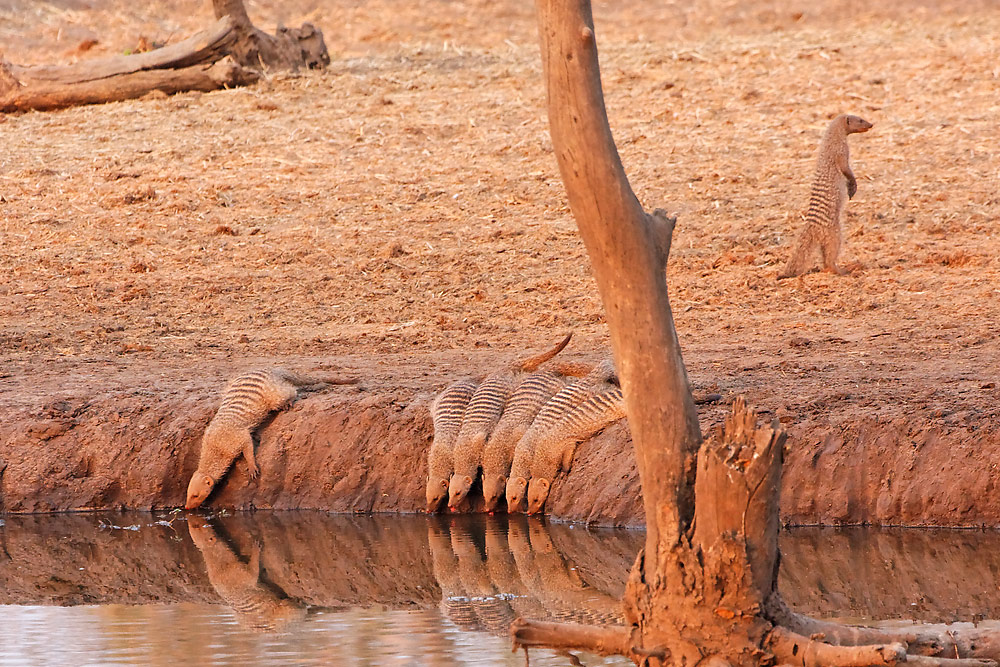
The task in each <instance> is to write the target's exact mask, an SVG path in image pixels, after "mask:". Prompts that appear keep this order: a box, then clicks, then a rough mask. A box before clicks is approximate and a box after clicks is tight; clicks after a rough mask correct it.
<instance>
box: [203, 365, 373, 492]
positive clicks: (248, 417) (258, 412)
mask: <svg viewBox="0 0 1000 667" xmlns="http://www.w3.org/2000/svg"><path fill="white" fill-rule="evenodd" d="M355 382H357V379H356V378H349V379H341V378H328V377H322V378H312V377H306V376H303V375H297V374H295V373H291V372H289V371H286V370H285V369H283V368H270V369H259V370H254V371H249V372H247V373H243V374H242V375H239V376H237V377H235V378H234V379H233V380H232V381H231V382H230V383H229V385H228V386H227V387H226V391H225V393H224V394H223V396H222V405H220V406H219V410H218V412H216V413H215V416H214V417H212V421H210V422H209V423H208V427H206V428H205V434H204V435H203V436H202V439H201V455H200V457H199V459H198V469H197V470H196V471H195V472H194V474H193V475H191V481H190V483H189V484H188V490H187V502H186V503H185V505H184V507H185V509H189V510H190V509H195V508H196V507H198V506H200V505H201V504H202V503H203V502H205V499H206V498H208V495H209V494H210V493H211V492H212V489H214V488H215V485H216V484H217V483H218V481H219V480H220V479H221V478H222V476H223V475H225V474H226V471H227V470H229V466H231V465H232V463H233V461H234V460H235V459H236V457H237V456H239V455H240V454H241V453H242V454H243V457H244V458H245V459H246V462H247V467H248V468H249V469H250V479H256V478H257V474H258V472H259V471H258V469H257V461H256V460H255V459H254V455H253V434H252V431H253V430H254V429H255V428H257V427H258V426H260V424H261V422H263V421H264V419H265V417H267V415H268V414H270V413H271V412H273V411H275V410H283V409H285V408H287V407H288V406H290V405H291V404H292V402H294V401H295V397H296V396H297V395H298V389H299V388H302V389H304V390H307V391H312V390H316V389H322V388H324V387H327V386H329V385H334V384H352V383H355Z"/></svg>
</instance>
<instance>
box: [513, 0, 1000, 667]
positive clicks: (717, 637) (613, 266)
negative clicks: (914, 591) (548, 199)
mask: <svg viewBox="0 0 1000 667" xmlns="http://www.w3.org/2000/svg"><path fill="white" fill-rule="evenodd" d="M536 5H537V9H538V20H539V27H540V32H541V43H542V60H543V63H544V69H545V78H546V83H547V89H548V107H549V122H550V126H551V134H552V144H553V148H554V149H555V153H556V159H557V160H558V163H559V171H560V173H561V175H562V179H563V182H564V184H565V186H566V192H567V196H568V198H569V203H570V208H571V210H572V212H573V215H574V217H575V218H576V221H577V225H578V226H579V228H580V234H581V236H582V237H583V240H584V244H585V245H586V246H587V251H588V253H589V255H590V258H591V262H592V264H593V267H594V274H595V277H596V279H597V285H598V288H599V290H600V292H601V298H602V300H603V302H604V308H605V311H606V314H607V321H608V328H609V330H610V333H611V344H612V349H613V352H614V355H615V359H616V361H617V362H618V369H619V376H620V378H621V383H622V388H623V390H624V394H625V403H626V411H627V413H628V418H629V426H630V430H631V433H632V440H633V443H634V446H635V450H636V459H637V461H638V465H639V476H640V479H641V482H642V494H643V503H644V509H645V513H646V530H647V535H646V545H645V548H644V549H643V550H642V551H641V552H640V553H639V556H638V557H637V559H636V562H635V565H634V566H633V569H632V573H631V575H630V577H629V581H628V585H627V587H626V592H625V599H624V605H625V617H626V620H627V621H628V623H629V625H628V627H626V628H624V629H613V628H600V629H596V628H590V627H587V626H581V625H567V624H558V623H539V622H533V621H525V620H523V619H518V620H517V621H515V622H514V623H513V624H512V625H511V633H512V635H513V638H514V644H515V647H517V646H522V647H525V648H527V647H531V646H551V647H556V648H561V649H571V648H580V649H586V650H590V651H595V652H598V653H604V654H610V653H620V654H624V655H627V656H630V657H631V658H632V659H633V660H635V661H636V662H637V663H639V662H641V663H644V664H669V665H678V666H681V665H685V666H688V667H694V666H695V665H712V666H714V667H723V666H725V665H748V666H749V665H774V664H788V665H801V666H803V667H820V666H821V665H822V666H826V667H839V666H845V667H846V666H853V665H894V664H896V663H899V662H904V661H909V662H917V663H918V664H922V665H942V666H944V665H972V664H976V665H987V664H995V663H993V662H991V661H989V660H983V661H977V660H950V659H943V658H933V657H923V656H917V655H907V653H908V650H909V652H910V653H926V654H929V655H943V654H944V653H946V652H947V651H952V653H951V654H950V656H949V657H952V658H957V657H958V656H959V655H966V656H969V655H991V656H992V655H995V653H996V652H997V642H996V640H995V639H992V638H989V639H987V638H983V637H980V636H977V637H975V638H970V637H958V636H957V635H956V633H951V635H955V637H956V638H955V641H954V642H950V641H944V639H943V638H945V637H947V636H950V635H946V634H944V633H941V632H940V631H937V632H934V631H929V632H915V631H885V632H880V631H876V630H871V629H856V628H846V627H844V626H840V625H836V624H833V623H824V622H817V621H813V620H812V619H807V618H804V617H802V616H799V615H797V614H795V613H794V612H791V611H790V610H789V609H788V608H787V607H786V606H785V605H784V603H783V602H782V601H781V598H780V597H779V596H778V594H777V572H778V561H779V555H778V497H779V492H780V480H781V453H782V446H783V443H784V440H785V434H784V432H783V431H782V430H781V428H780V424H778V423H774V424H772V425H770V426H764V427H757V425H756V421H757V419H756V415H755V414H754V412H753V411H752V410H749V409H747V407H746V406H745V404H744V403H743V401H742V399H740V400H737V401H736V403H735V404H734V406H733V411H732V414H731V415H730V417H729V419H728V420H727V422H726V424H725V426H724V427H722V428H720V429H718V430H717V431H716V432H715V433H713V435H712V437H711V438H710V439H709V440H708V441H707V442H705V443H704V444H702V443H701V434H700V431H699V427H698V419H697V413H696V412H695V407H694V402H693V401H692V397H691V392H690V388H689V385H688V381H687V374H686V371H685V369H684V362H683V360H682V358H681V352H680V346H679V344H678V340H677V334H676V332H675V329H674V324H673V317H672V315H671V312H670V303H669V301H668V299H667V285H666V276H665V269H666V262H667V256H668V254H669V250H670V239H671V234H672V231H673V226H674V222H675V221H674V220H673V219H670V218H668V217H667V216H666V215H665V214H664V213H663V212H662V211H659V210H658V211H656V212H654V213H653V214H652V215H649V214H647V213H646V212H645V211H644V210H643V209H642V207H641V206H640V204H639V202H638V200H637V199H636V197H635V195H634V193H633V192H632V189H631V186H630V185H629V182H628V179H627V177H626V176H625V171H624V169H623V167H622V164H621V160H620V159H619V156H618V152H617V149H616V148H615V144H614V139H613V138H612V136H611V130H610V128H609V126H608V120H607V112H606V110H605V108H604V96H603V92H602V90H601V80H600V71H599V67H598V60H597V47H596V41H595V37H594V26H593V18H592V15H591V9H590V2H589V0H537V1H536ZM959 647H962V649H964V650H962V651H960V650H959Z"/></svg>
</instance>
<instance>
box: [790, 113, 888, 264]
mask: <svg viewBox="0 0 1000 667" xmlns="http://www.w3.org/2000/svg"><path fill="white" fill-rule="evenodd" d="M871 128H872V124H871V123H869V122H868V121H866V120H865V119H863V118H859V117H858V116H849V115H846V114H842V115H840V116H837V117H836V118H834V119H833V120H832V121H830V125H829V126H828V127H827V129H826V132H825V133H824V134H823V140H822V141H821V142H820V147H819V154H818V156H817V158H816V172H815V176H814V177H813V183H812V190H811V192H810V195H809V208H808V209H807V210H806V214H805V216H804V217H805V226H804V227H803V229H802V233H801V235H800V236H799V241H798V245H797V246H796V248H795V250H794V251H793V252H792V255H791V257H790V258H789V260H788V264H787V265H786V266H785V270H784V271H782V272H781V274H779V276H778V278H791V277H793V276H798V275H801V274H802V273H804V272H805V271H806V269H807V268H808V265H809V258H810V255H811V254H812V251H813V249H814V248H816V247H819V249H820V252H821V253H822V256H823V268H824V270H826V271H829V272H831V273H836V274H842V273H844V271H842V270H841V269H840V268H839V267H838V266H837V258H838V256H839V255H840V246H841V242H842V236H843V234H842V231H841V223H840V219H841V215H842V213H843V209H844V206H845V205H846V203H847V200H848V199H853V198H854V194H855V193H856V192H857V190H858V182H857V179H856V178H855V177H854V172H853V171H852V170H851V165H850V147H849V146H848V143H847V136H848V135H849V134H856V133H862V132H867V131H868V130H870V129H871Z"/></svg>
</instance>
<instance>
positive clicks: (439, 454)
mask: <svg viewBox="0 0 1000 667" xmlns="http://www.w3.org/2000/svg"><path fill="white" fill-rule="evenodd" d="M478 386H479V384H478V383H477V382H475V381H474V380H472V379H470V378H465V379H462V380H457V381H455V382H453V383H451V384H450V385H448V386H447V387H446V388H445V390H444V391H442V392H441V393H440V394H438V396H437V398H435V399H434V402H433V403H431V419H432V420H433V422H434V440H433V441H432V442H431V450H430V453H429V454H428V455H427V511H428V512H436V511H437V510H438V508H439V507H441V502H442V501H443V500H444V499H445V498H446V497H447V496H448V481H449V480H450V479H451V470H452V466H453V464H454V448H455V438H457V437H458V432H459V430H460V429H461V427H462V417H463V415H465V409H466V408H467V407H468V406H469V401H470V400H471V399H472V395H473V394H475V393H476V387H478Z"/></svg>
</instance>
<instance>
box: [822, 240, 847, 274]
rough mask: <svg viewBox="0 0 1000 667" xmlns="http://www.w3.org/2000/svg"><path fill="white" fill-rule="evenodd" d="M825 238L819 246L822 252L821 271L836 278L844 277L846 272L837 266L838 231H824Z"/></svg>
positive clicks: (838, 250)
mask: <svg viewBox="0 0 1000 667" xmlns="http://www.w3.org/2000/svg"><path fill="white" fill-rule="evenodd" d="M826 232H827V233H826V237H825V238H824V239H823V242H822V243H821V244H820V250H821V251H822V252H823V269H824V270H825V271H829V272H830V273H833V274H835V275H838V276H842V275H845V274H846V273H847V271H845V270H844V269H842V268H840V267H839V266H837V257H838V256H839V255H840V229H828V230H826Z"/></svg>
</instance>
